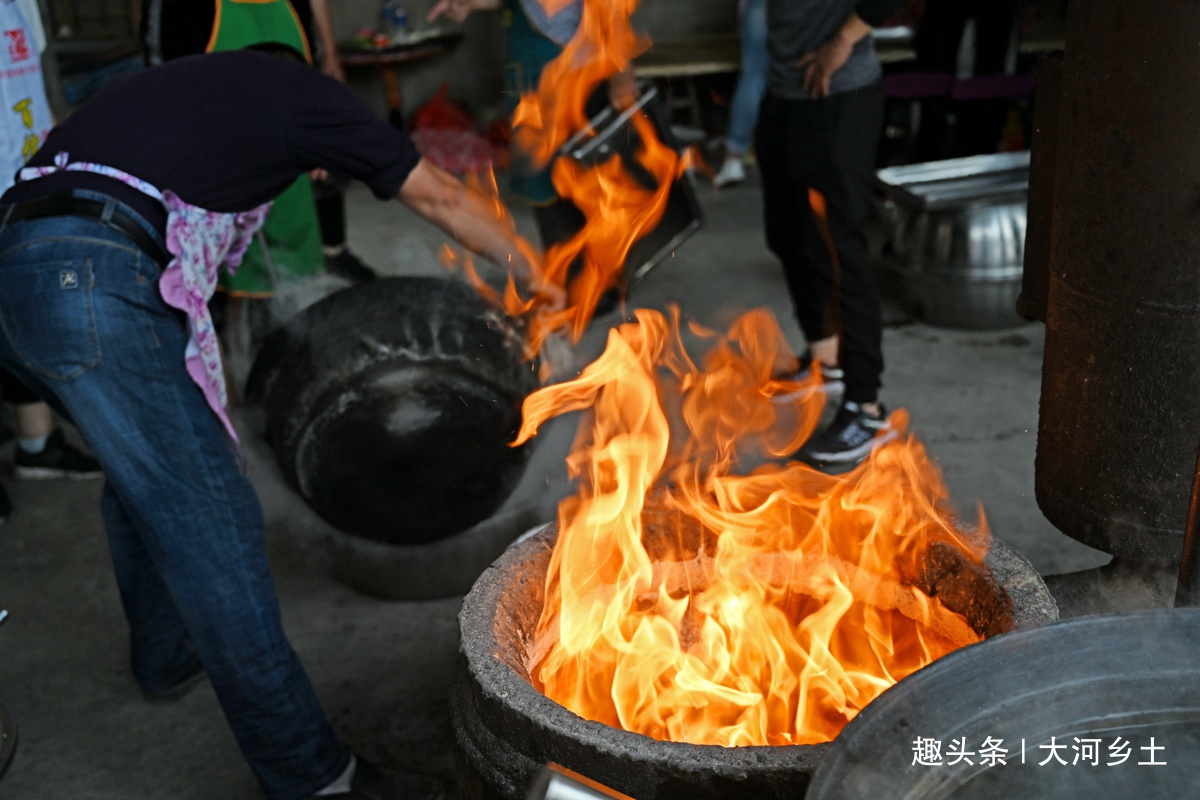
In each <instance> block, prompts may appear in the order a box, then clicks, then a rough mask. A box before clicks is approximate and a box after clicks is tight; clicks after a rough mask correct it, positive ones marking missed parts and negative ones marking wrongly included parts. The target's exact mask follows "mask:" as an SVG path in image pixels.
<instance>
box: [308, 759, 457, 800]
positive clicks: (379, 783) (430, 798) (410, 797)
mask: <svg viewBox="0 0 1200 800" xmlns="http://www.w3.org/2000/svg"><path fill="white" fill-rule="evenodd" d="M356 758H357V761H358V766H356V767H355V769H354V778H353V779H352V780H351V781H350V791H349V792H343V793H342V794H331V795H323V796H322V797H320V798H318V797H317V796H316V795H313V796H312V797H310V798H308V799H307V800H445V797H446V787H444V786H443V785H442V782H441V781H439V780H438V779H437V778H432V777H430V776H428V775H417V774H415V773H407V772H397V773H390V774H385V773H384V772H382V771H380V769H379V768H378V767H376V766H375V765H374V764H372V763H371V762H370V761H367V760H366V759H363V758H361V757H356Z"/></svg>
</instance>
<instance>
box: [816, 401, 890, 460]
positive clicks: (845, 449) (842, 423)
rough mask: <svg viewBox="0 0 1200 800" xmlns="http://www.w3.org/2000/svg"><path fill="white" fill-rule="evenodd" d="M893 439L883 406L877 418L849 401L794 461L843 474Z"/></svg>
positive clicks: (843, 404)
mask: <svg viewBox="0 0 1200 800" xmlns="http://www.w3.org/2000/svg"><path fill="white" fill-rule="evenodd" d="M895 438H896V429H895V428H893V427H892V426H891V424H890V423H889V422H888V419H887V412H886V411H885V410H884V409H883V406H880V407H879V415H878V416H874V415H872V414H868V413H867V412H866V410H864V409H863V408H862V406H860V405H858V404H857V403H852V402H850V401H849V400H847V401H846V402H844V403H842V407H841V408H839V409H838V412H837V416H835V417H834V418H833V422H832V423H831V424H830V426H829V427H828V428H826V429H825V430H824V431H822V432H821V433H819V434H817V435H816V436H814V437H812V438H811V439H809V440H808V441H807V442H806V443H805V445H804V447H801V448H800V450H799V452H797V453H796V457H797V458H799V459H800V460H802V461H804V462H806V463H808V464H811V465H812V466H814V467H817V468H818V469H822V470H825V471H827V472H844V471H846V470H849V469H852V468H853V467H856V466H858V465H859V464H861V463H862V462H863V460H864V459H866V457H867V456H869V455H870V454H871V451H872V450H874V449H875V448H876V447H879V446H880V445H882V444H884V443H885V442H890V441H891V440H892V439H895Z"/></svg>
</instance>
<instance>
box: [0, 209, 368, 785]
mask: <svg viewBox="0 0 1200 800" xmlns="http://www.w3.org/2000/svg"><path fill="white" fill-rule="evenodd" d="M78 194H80V195H83V196H90V197H98V198H100V199H105V197H104V195H96V194H94V193H85V192H78ZM109 202H110V203H111V204H112V206H113V207H119V208H121V210H123V211H125V212H126V213H129V214H131V215H133V216H134V217H135V218H137V214H136V213H135V212H133V210H132V209H130V208H128V207H127V206H123V205H121V204H119V203H115V202H114V201H111V200H109ZM0 218H2V217H0ZM139 219H140V218H139ZM147 230H151V229H150V228H149V226H147ZM154 236H155V237H156V238H157V237H158V234H157V233H154ZM159 242H160V243H161V238H159ZM159 273H160V268H159V265H158V264H157V263H155V262H154V261H153V260H152V259H151V258H150V257H149V256H147V255H146V254H145V253H143V252H142V251H141V250H139V249H138V248H137V246H136V245H135V244H133V242H132V241H130V240H129V239H128V238H126V237H125V236H124V235H123V234H121V233H120V232H119V231H117V230H115V229H113V228H111V227H109V226H107V225H106V224H104V223H102V222H100V221H99V220H90V219H82V218H77V217H48V218H43V219H35V220H28V221H23V222H15V223H11V224H7V225H5V226H4V227H3V228H0V365H2V366H4V367H5V368H7V369H9V370H11V371H12V372H13V373H14V374H16V375H17V376H18V377H19V378H20V379H21V380H23V381H25V382H26V384H27V385H29V386H30V387H31V388H33V389H34V390H35V391H36V392H37V393H38V394H39V395H41V397H43V398H44V399H45V400H46V401H48V402H49V403H50V404H51V405H52V406H54V407H55V409H57V410H58V411H59V412H60V413H62V414H63V415H65V416H66V417H67V418H69V419H70V420H71V421H72V422H74V423H75V425H76V426H77V427H78V428H79V430H80V432H81V433H82V434H83V437H84V439H85V440H86V441H87V443H88V445H89V446H90V447H91V449H92V450H93V452H94V453H95V455H96V457H97V458H98V459H99V460H100V463H101V465H102V466H103V467H104V472H105V475H106V476H107V479H108V482H107V484H106V485H105V487H104V494H103V498H102V500H101V514H102V516H103V518H104V525H105V531H106V533H107V535H108V543H109V549H110V551H111V555H112V561H113V567H114V569H115V570H116V577H117V584H118V587H119V589H120V595H121V601H122V604H123V606H124V609H125V615H126V617H127V619H128V621H129V628H130V651H131V660H132V667H133V674H134V677H135V678H136V679H137V680H138V682H139V683H140V684H141V686H142V687H143V688H144V689H146V690H148V691H150V692H155V691H159V692H161V691H163V690H165V689H168V688H170V687H171V686H173V685H174V684H176V683H177V682H178V681H179V680H180V678H181V677H182V676H185V675H187V674H188V673H189V671H190V670H192V669H194V668H195V666H196V659H197V658H199V660H200V662H201V663H203V665H204V668H205V670H207V672H208V675H209V678H210V679H211V681H212V686H213V689H214V690H215V691H216V694H217V698H218V700H219V701H220V703H221V707H222V709H223V710H224V712H225V716H226V718H227V719H228V720H229V724H230V727H231V728H232V730H233V733H234V735H235V736H236V738H237V741H238V744H239V746H240V747H241V749H242V753H243V755H244V756H245V758H246V760H247V762H249V764H250V767H251V768H252V769H253V770H254V772H255V774H256V775H257V777H258V779H259V781H260V783H261V784H262V787H263V789H264V791H265V792H266V794H267V796H268V797H269V798H272V800H297V799H298V798H302V797H306V796H307V795H310V794H312V793H313V792H315V791H317V790H319V789H321V788H322V787H324V786H326V785H327V784H329V783H330V782H332V781H333V780H334V778H336V777H337V776H338V775H339V774H340V773H341V772H342V771H343V770H344V769H345V768H346V766H347V764H348V759H349V753H348V752H347V750H346V749H345V747H344V746H343V745H342V744H341V742H340V741H339V740H338V739H337V736H336V735H335V734H334V731H333V729H332V727H331V726H330V725H329V722H328V721H327V720H326V718H325V714H324V712H323V711H322V709H321V706H320V703H319V701H318V699H317V696H316V693H315V692H314V690H313V687H312V685H311V683H310V682H309V679H308V676H307V675H306V674H305V672H304V668H303V667H302V666H301V664H300V661H299V659H298V658H297V657H296V653H295V652H294V651H293V650H292V647H291V645H290V644H289V643H288V641H287V638H286V637H285V635H284V632H283V626H282V623H281V620H280V614H279V604H278V601H277V599H276V597H275V588H274V583H273V581H272V578H271V574H270V572H269V571H268V568H267V555H266V543H265V541H264V538H263V521H262V512H261V510H260V508H259V505H258V499H257V497H256V496H255V494H254V488H253V487H252V486H251V484H250V482H249V481H248V480H247V479H246V477H245V476H244V475H242V474H241V472H240V470H239V468H238V464H237V460H236V458H235V456H234V454H233V452H232V451H231V449H230V447H229V445H228V444H227V442H226V439H225V436H224V433H223V431H222V428H221V424H220V423H219V422H218V421H217V418H216V417H215V416H214V415H213V413H212V412H211V411H210V410H209V408H208V406H207V404H206V403H205V400H204V396H203V394H202V393H201V391H200V389H199V388H198V387H197V386H196V385H195V384H194V383H192V380H191V378H190V377H189V376H188V373H187V370H186V369H185V367H184V346H185V344H186V341H187V334H186V330H185V321H184V318H183V317H182V315H181V314H180V313H179V312H177V311H175V310H174V309H172V308H170V307H169V306H167V305H166V303H164V302H163V300H162V298H161V297H160V295H159V292H158V277H159Z"/></svg>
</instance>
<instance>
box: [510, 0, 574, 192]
mask: <svg viewBox="0 0 1200 800" xmlns="http://www.w3.org/2000/svg"><path fill="white" fill-rule="evenodd" d="M504 11H505V14H504V17H505V20H504V22H505V26H506V27H507V28H508V63H506V64H505V65H504V99H505V101H506V102H507V104H508V115H509V117H510V118H511V117H512V112H513V111H515V110H516V108H517V103H518V102H519V101H520V99H521V95H522V94H523V93H525V92H532V91H533V90H535V89H536V88H537V85H538V81H540V80H541V79H542V70H543V69H545V67H546V65H547V64H549V63H550V62H551V61H553V60H554V59H556V58H558V56H559V54H560V53H562V51H563V49H562V47H560V46H559V45H558V44H556V43H555V42H554V41H553V40H552V39H549V38H547V37H546V36H545V35H544V34H542V32H541V31H539V30H538V29H537V28H535V27H534V26H533V23H531V22H530V21H529V17H527V16H526V15H525V12H524V11H523V10H522V9H521V3H520V0H511V1H510V2H508V3H506V4H505V9H504ZM508 186H509V189H511V190H512V192H513V194H515V195H516V196H517V197H519V198H520V199H522V200H524V201H525V202H526V203H528V204H529V205H533V206H548V205H551V204H552V203H553V202H554V201H555V200H557V199H558V190H557V189H555V188H554V183H553V182H552V181H551V180H550V165H549V164H547V165H546V166H545V167H543V168H542V169H533V168H532V167H529V166H527V165H522V164H520V163H519V162H518V163H517V164H515V165H514V168H513V169H512V170H511V171H510V172H509V175H508Z"/></svg>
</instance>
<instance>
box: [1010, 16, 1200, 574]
mask: <svg viewBox="0 0 1200 800" xmlns="http://www.w3.org/2000/svg"><path fill="white" fill-rule="evenodd" d="M1198 30H1200V3H1197V2H1179V0H1103V2H1101V1H1100V0H1081V1H1080V2H1073V3H1071V4H1070V6H1069V8H1068V12H1067V38H1066V49H1065V54H1066V55H1065V58H1064V62H1063V101H1062V108H1061V115H1060V118H1059V120H1058V121H1059V122H1060V124H1061V125H1062V127H1063V130H1062V131H1061V132H1060V135H1059V138H1058V140H1057V143H1056V146H1057V154H1058V158H1057V164H1056V167H1055V177H1054V197H1053V202H1054V210H1053V227H1052V234H1053V235H1052V241H1051V245H1050V270H1049V287H1048V298H1047V301H1048V302H1047V308H1046V346H1045V358H1044V363H1043V371H1042V396H1041V404H1040V413H1039V420H1038V444H1037V456H1036V464H1035V470H1034V478H1035V488H1036V492H1037V501H1038V506H1039V507H1040V508H1041V510H1042V512H1043V513H1044V514H1045V515H1046V518H1047V519H1048V520H1049V521H1050V522H1051V523H1052V524H1053V525H1054V526H1055V527H1057V528H1058V529H1059V530H1061V531H1062V532H1063V533H1065V534H1067V535H1068V536H1071V537H1072V538H1074V539H1077V540H1079V541H1081V542H1083V543H1084V544H1087V545H1090V546H1091V547H1095V548H1097V549H1099V550H1103V551H1105V552H1108V553H1112V554H1113V555H1115V556H1118V557H1120V558H1123V559H1130V560H1133V561H1137V562H1141V563H1157V564H1163V565H1170V566H1175V565H1176V564H1177V563H1178V559H1179V554H1180V550H1181V545H1182V539H1183V526H1184V521H1185V519H1186V518H1187V512H1188V498H1189V490H1190V488H1191V487H1190V482H1189V480H1188V478H1189V477H1191V475H1192V470H1191V468H1192V465H1193V463H1194V458H1195V456H1196V452H1195V449H1194V448H1195V446H1196V440H1197V436H1200V394H1198V393H1196V392H1195V391H1193V390H1192V389H1193V387H1194V385H1195V380H1196V375H1197V374H1200V166H1198V162H1197V159H1196V131H1197V130H1200V92H1196V91H1195V87H1194V86H1193V85H1192V82H1190V81H1187V80H1181V79H1180V76H1183V75H1189V74H1191V73H1192V72H1193V71H1194V67H1195V60H1196V31H1198ZM1039 89H1040V86H1039Z"/></svg>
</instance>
